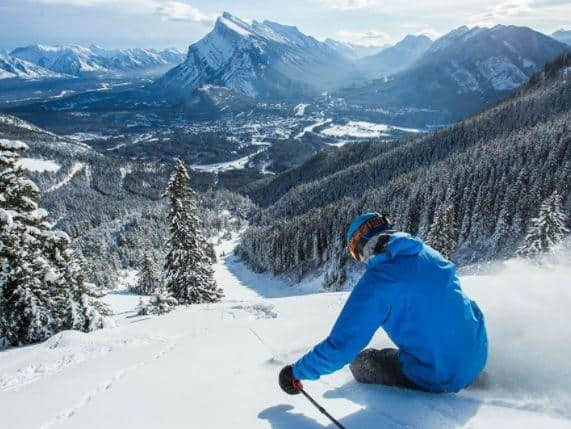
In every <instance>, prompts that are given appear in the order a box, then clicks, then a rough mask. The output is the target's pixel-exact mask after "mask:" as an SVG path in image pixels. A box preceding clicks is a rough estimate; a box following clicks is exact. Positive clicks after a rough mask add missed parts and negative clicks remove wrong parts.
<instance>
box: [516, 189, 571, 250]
mask: <svg viewBox="0 0 571 429" xmlns="http://www.w3.org/2000/svg"><path fill="white" fill-rule="evenodd" d="M566 219H567V216H566V215H565V213H564V212H563V208H562V206H561V197H560V196H559V194H558V193H557V191H555V192H553V194H551V196H549V197H547V198H546V199H545V200H544V201H543V203H542V204H541V207H540V208H539V216H538V217H536V218H534V219H532V220H531V225H530V227H529V230H528V233H527V236H526V237H525V240H524V243H523V245H522V246H521V247H520V248H519V249H518V254H519V255H521V256H528V257H529V256H536V255H539V254H541V253H545V252H548V251H549V250H551V249H552V248H553V246H554V245H555V244H557V243H559V242H560V241H561V240H563V238H564V237H565V235H566V234H568V233H569V230H568V229H567V228H566V227H565V221H566Z"/></svg>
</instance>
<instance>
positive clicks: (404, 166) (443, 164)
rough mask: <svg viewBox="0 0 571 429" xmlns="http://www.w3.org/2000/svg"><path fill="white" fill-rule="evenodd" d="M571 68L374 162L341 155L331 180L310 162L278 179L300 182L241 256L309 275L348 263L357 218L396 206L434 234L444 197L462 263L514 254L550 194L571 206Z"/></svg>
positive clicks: (411, 227) (537, 79) (401, 217)
mask: <svg viewBox="0 0 571 429" xmlns="http://www.w3.org/2000/svg"><path fill="white" fill-rule="evenodd" d="M570 64H571V56H570V55H567V56H564V57H562V58H560V59H559V60H558V61H556V62H555V63H554V64H550V65H547V66H546V67H545V69H544V71H543V72H541V73H539V74H537V75H536V76H534V77H533V78H532V79H531V80H530V83H529V84H528V85H527V86H526V87H525V88H523V89H522V90H521V91H520V92H519V93H518V94H517V95H516V96H513V97H511V98H509V99H508V100H506V101H505V102H503V103H500V104H498V105H497V106H495V107H493V108H491V109H488V110H487V111H485V112H483V113H481V114H479V115H476V116H474V117H471V118H468V119H466V120H464V121H462V122H460V123H458V124H455V125H453V126H450V127H448V128H445V129H442V130H439V131H437V132H435V133H432V134H429V135H425V136H422V137H419V138H416V139H411V140H408V141H403V142H401V144H400V145H395V146H393V147H392V148H390V149H389V150H386V151H385V152H384V153H382V154H380V155H378V156H376V157H373V158H372V159H367V156H366V154H365V155H364V157H365V159H366V160H365V161H363V162H361V163H355V164H353V165H351V166H347V167H345V168H343V167H344V166H343V161H342V159H343V157H342V156H338V157H337V158H336V159H337V160H338V161H339V163H338V164H336V166H337V167H339V171H337V172H335V173H333V174H329V175H327V176H325V177H323V178H321V179H318V180H313V181H307V182H306V183H304V179H303V171H304V168H305V167H304V166H301V167H299V169H298V171H297V172H296V174H293V173H292V172H287V173H285V174H284V175H283V177H282V176H278V177H276V178H275V179H274V181H275V183H280V180H282V179H283V178H284V177H285V179H283V180H284V182H282V189H286V188H287V187H288V186H286V185H290V188H289V190H288V191H287V192H286V193H285V194H283V195H282V196H281V198H279V200H277V201H276V202H275V203H274V204H272V205H270V206H269V207H267V208H266V209H264V210H262V211H260V212H259V213H258V214H257V215H256V216H255V217H254V222H253V225H252V227H251V228H250V229H249V230H248V231H247V232H246V233H245V234H244V238H243V241H242V243H241V246H240V248H239V252H240V254H241V256H242V257H243V258H244V259H245V260H246V261H247V262H249V263H250V265H251V266H252V267H253V268H255V269H257V270H263V271H266V270H267V271H271V272H273V273H276V274H278V273H295V275H296V277H297V278H301V277H302V276H303V275H304V274H305V273H307V272H309V271H312V270H313V269H315V268H316V267H320V266H322V265H323V264H324V263H326V262H331V261H335V260H341V261H342V258H341V257H340V256H339V255H341V254H343V252H344V245H345V243H344V232H345V229H346V227H347V224H348V222H349V221H350V220H351V218H352V217H353V216H355V215H356V214H358V213H360V212H364V211H371V210H375V211H388V212H389V213H390V214H391V215H392V216H393V217H394V219H395V220H396V225H397V227H398V228H400V229H402V230H405V231H407V232H411V233H413V234H418V235H420V236H421V237H425V236H426V235H427V234H428V232H429V229H430V226H431V224H432V223H433V221H434V213H435V211H436V208H437V207H438V205H439V204H441V203H445V204H446V205H447V206H450V207H452V208H453V209H454V213H455V220H454V222H455V226H456V231H457V232H456V236H455V237H453V238H454V240H455V241H456V242H457V247H456V251H455V253H454V255H453V258H454V259H455V260H456V261H457V262H459V263H468V262H471V261H477V260H482V259H487V258H492V257H497V256H502V255H508V254H511V253H513V251H515V249H516V248H517V246H518V245H519V244H520V242H521V240H522V239H523V236H524V234H525V232H526V229H527V226H528V223H529V222H530V220H531V219H532V218H533V217H535V216H536V215H537V208H538V207H539V205H540V203H541V201H542V200H543V199H544V198H546V197H547V196H549V195H550V194H551V193H553V192H554V191H557V192H558V193H559V195H561V196H562V204H563V207H564V211H565V213H569V212H570V211H571V199H570V198H569V192H570V183H571V181H570V180H569V178H570V174H571V130H570V123H571V113H570V107H571V81H570V80H569V77H568V71H567V68H568V66H569V65H570ZM378 145H384V143H382V142H380V143H378ZM311 162H312V161H309V163H310V164H309V165H311ZM331 169H335V167H334V166H331ZM309 174H311V173H309ZM294 180H300V181H301V184H297V186H296V184H295V183H292V181H294ZM262 189H265V190H266V192H271V189H272V186H271V184H266V187H265V188H258V189H257V190H256V193H254V194H253V195H255V196H256V199H261V200H265V201H268V200H271V199H270V198H268V197H266V196H265V194H264V192H262V191H261V190H262Z"/></svg>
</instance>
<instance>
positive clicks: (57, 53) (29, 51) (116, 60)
mask: <svg viewBox="0 0 571 429" xmlns="http://www.w3.org/2000/svg"><path fill="white" fill-rule="evenodd" d="M11 55H12V56H14V57H17V58H20V59H22V60H25V61H28V62H31V63H33V64H37V65H39V66H41V67H44V68H47V69H49V70H52V71H53V72H57V73H65V74H68V75H74V76H81V75H82V74H85V73H103V74H105V73H116V72H130V71H136V70H146V69H150V68H153V67H160V66H167V65H176V64H179V63H180V62H182V60H183V59H184V54H183V53H182V52H181V51H178V50H176V49H165V50H163V51H158V50H154V49H141V48H133V49H104V48H101V47H99V46H96V45H91V46H89V47H84V46H78V45H64V46H46V45H30V46H25V47H20V48H16V49H14V50H13V51H12V52H11Z"/></svg>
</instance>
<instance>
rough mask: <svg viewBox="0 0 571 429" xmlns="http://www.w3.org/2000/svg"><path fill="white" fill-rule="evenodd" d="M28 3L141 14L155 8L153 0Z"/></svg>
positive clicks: (41, 0)
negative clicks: (116, 10)
mask: <svg viewBox="0 0 571 429" xmlns="http://www.w3.org/2000/svg"><path fill="white" fill-rule="evenodd" d="M28 2H29V3H41V4H47V5H54V6H74V7H83V8H90V7H108V6H112V7H117V8H118V9H121V10H128V11H131V12H143V13H148V12H151V11H153V10H154V9H155V8H156V2H155V0H28Z"/></svg>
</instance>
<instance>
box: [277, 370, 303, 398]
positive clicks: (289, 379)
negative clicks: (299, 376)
mask: <svg viewBox="0 0 571 429" xmlns="http://www.w3.org/2000/svg"><path fill="white" fill-rule="evenodd" d="M279 382H280V387H281V388H282V390H283V391H284V392H285V393H287V394H288V395H297V394H299V393H300V389H302V388H303V386H302V385H301V382H300V381H299V380H296V379H295V378H294V376H293V371H292V366H291V365H288V366H284V367H283V369H282V370H281V371H280V377H279Z"/></svg>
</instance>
